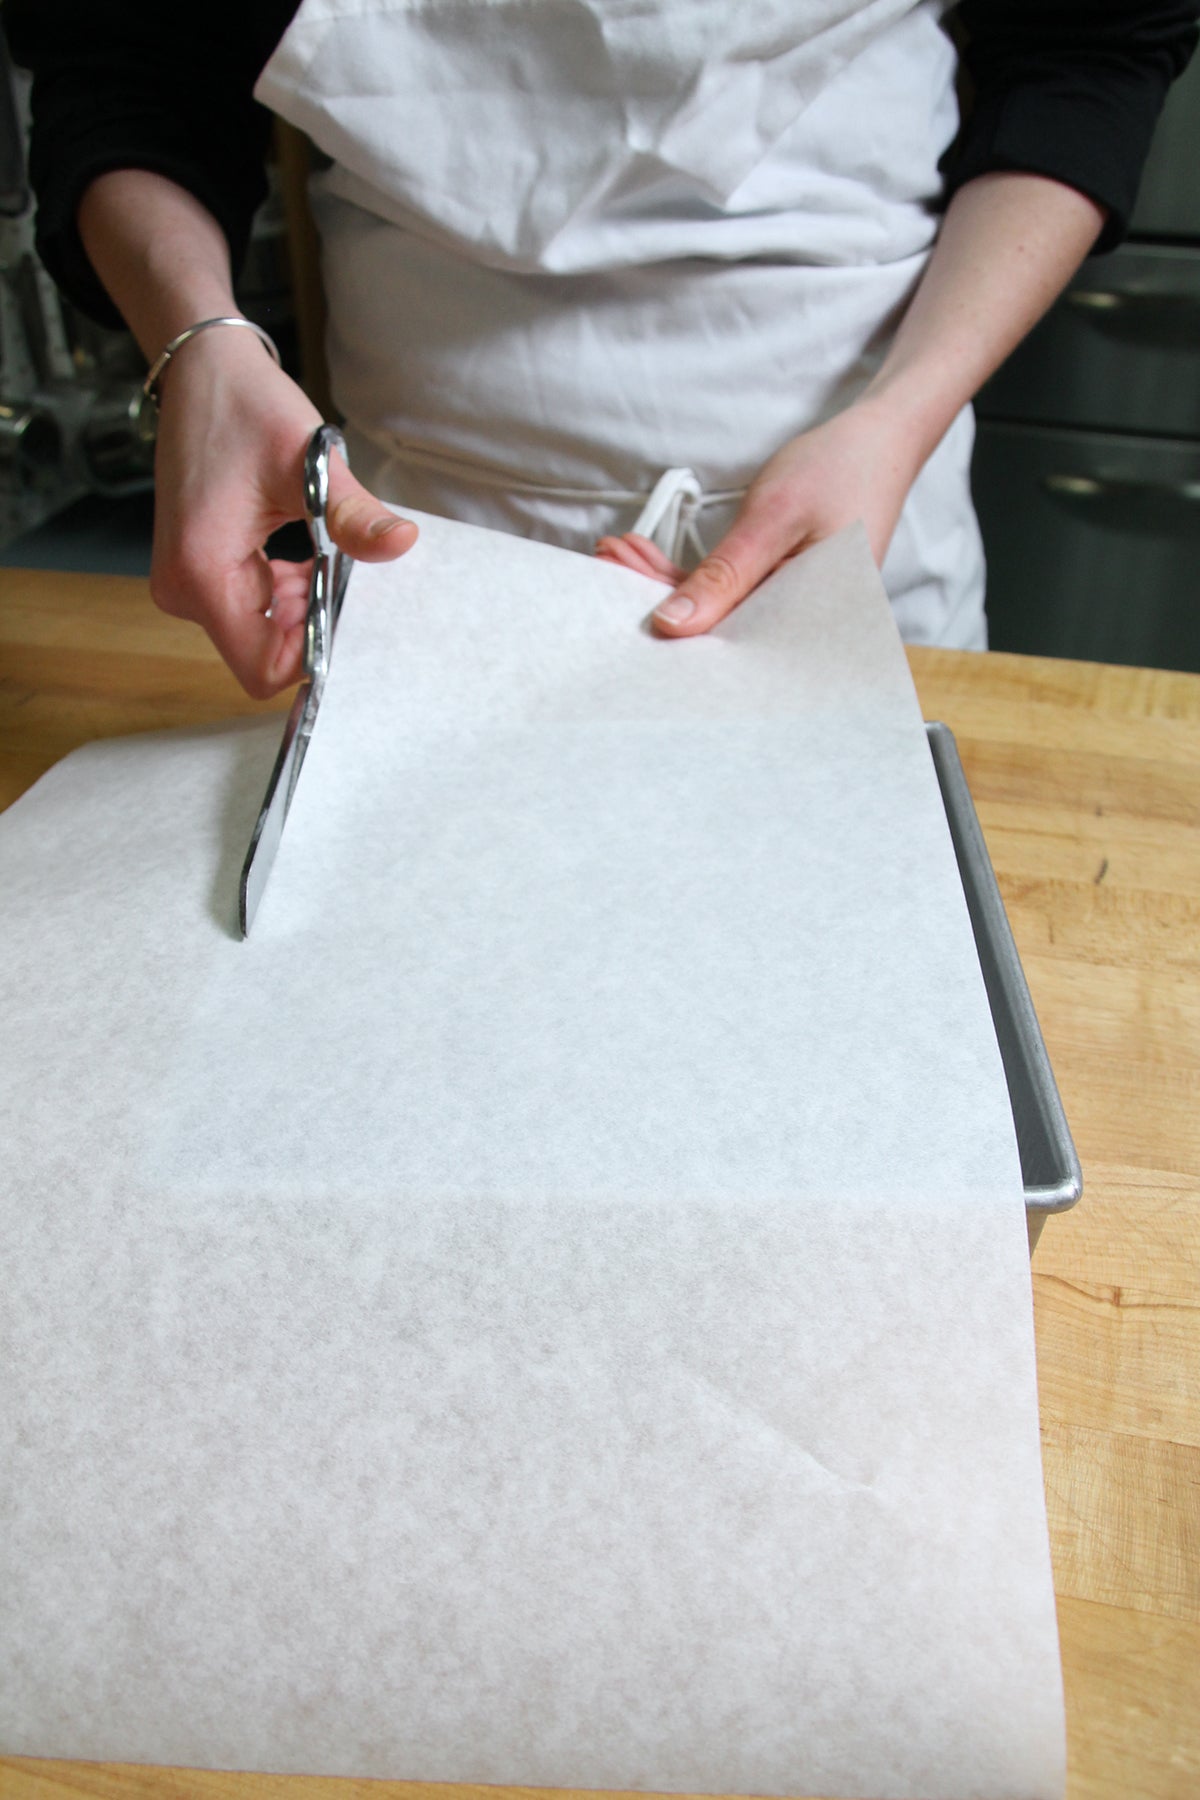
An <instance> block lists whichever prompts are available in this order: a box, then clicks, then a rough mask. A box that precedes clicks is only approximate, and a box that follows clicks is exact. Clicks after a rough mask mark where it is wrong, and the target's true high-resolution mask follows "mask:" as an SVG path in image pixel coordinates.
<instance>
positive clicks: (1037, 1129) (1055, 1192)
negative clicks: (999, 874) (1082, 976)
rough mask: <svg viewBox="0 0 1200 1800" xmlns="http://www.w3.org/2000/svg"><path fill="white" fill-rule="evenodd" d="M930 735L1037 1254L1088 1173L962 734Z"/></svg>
mask: <svg viewBox="0 0 1200 1800" xmlns="http://www.w3.org/2000/svg"><path fill="white" fill-rule="evenodd" d="M925 731H926V734H927V736H928V738H929V748H930V751H931V753H932V756H933V766H934V768H935V770H936V771H937V778H938V786H939V787H940V788H941V791H942V804H943V805H944V806H945V808H946V819H947V822H948V823H949V826H950V836H951V838H952V839H953V841H954V854H955V856H956V857H957V859H958V871H959V875H960V876H961V878H962V884H963V892H964V893H965V895H966V900H967V910H968V911H969V913H970V915H971V927H972V929H973V931H974V933H975V944H976V948H977V949H978V952H979V963H980V967H981V969H982V971H983V979H984V984H985V986H986V988H987V994H988V1001H989V1003H990V1005H991V1009H992V1018H993V1020H994V1022H995V1026H996V1038H997V1042H998V1043H999V1046H1000V1055H1001V1058H1002V1060H1003V1063H1004V1074H1005V1078H1006V1080H1007V1082H1008V1097H1009V1102H1010V1104H1011V1106H1012V1112H1013V1123H1014V1124H1015V1126H1016V1131H1017V1149H1018V1151H1019V1153H1020V1158H1021V1175H1022V1178H1023V1180H1024V1184H1025V1218H1026V1223H1027V1226H1028V1230H1029V1248H1030V1251H1031V1252H1032V1250H1033V1248H1034V1246H1035V1244H1036V1243H1037V1241H1038V1238H1039V1237H1040V1235H1041V1230H1042V1226H1043V1224H1044V1223H1045V1220H1046V1216H1047V1214H1048V1213H1056V1212H1065V1211H1066V1210H1067V1208H1068V1207H1071V1206H1074V1204H1075V1202H1076V1201H1077V1200H1078V1199H1079V1197H1080V1195H1081V1194H1082V1192H1083V1172H1082V1170H1081V1169H1080V1166H1079V1157H1078V1154H1077V1153H1076V1150H1075V1144H1074V1140H1073V1139H1072V1137H1071V1128H1070V1126H1069V1125H1068V1124H1067V1116H1066V1113H1065V1112H1064V1111H1063V1104H1062V1100H1061V1098H1060V1096H1059V1092H1058V1084H1057V1083H1056V1081H1055V1079H1054V1070H1053V1069H1052V1068H1051V1067H1050V1058H1049V1056H1048V1055H1047V1053H1046V1045H1045V1041H1044V1039H1043V1037H1042V1031H1041V1026H1040V1025H1039V1024H1038V1019H1037V1013H1036V1012H1035V1011H1034V1007H1033V1001H1032V999H1031V997H1030V993H1029V986H1028V983H1027V982H1026V980H1025V971H1024V969H1023V968H1022V967H1021V959H1020V957H1019V956H1018V954H1017V946H1016V944H1015V943H1014V941H1013V934H1012V928H1011V927H1010V925H1009V923H1008V915H1007V913H1006V912H1005V910H1004V902H1003V900H1002V899H1001V898H1000V889H999V887H998V886H997V885H996V876H995V872H994V871H993V869H992V863H991V858H990V857H989V855H988V852H987V845H986V844H985V842H984V838H983V832H982V831H981V830H980V827H979V819H978V816H977V814H976V812H975V803H974V801H973V800H972V799H971V790H970V788H969V787H968V786H967V778H966V776H965V774H964V773H963V766H962V762H961V760H960V758H959V754H958V746H957V745H956V744H955V742H954V733H953V732H952V731H951V730H950V727H949V726H948V725H943V724H941V723H940V722H937V721H935V722H932V723H927V724H926V727H925Z"/></svg>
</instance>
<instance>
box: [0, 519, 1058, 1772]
mask: <svg viewBox="0 0 1200 1800" xmlns="http://www.w3.org/2000/svg"><path fill="white" fill-rule="evenodd" d="M660 592H661V589H658V588H656V587H654V586H653V585H652V584H650V583H648V582H646V581H643V580H642V579H640V578H638V577H636V576H634V575H632V574H630V573H629V572H627V571H624V570H618V569H613V568H611V567H608V566H605V565H602V564H599V563H596V562H593V561H590V560H588V559H585V558H582V557H578V556H573V555H570V554H568V553H566V552H562V551H556V550H550V549H546V548H544V547H541V546H535V545H530V544H525V543H521V542H518V541H516V540H515V539H511V538H500V537H496V536H492V535H490V534H487V533H483V532H480V531H476V530H472V529H469V528H465V527H462V526H455V525H450V524H446V523H443V522H439V521H435V520H426V521H424V522H423V527H422V538H421V541H420V543H419V545H418V546H417V548H416V549H415V550H414V551H413V552H412V553H411V554H410V555H408V556H406V557H404V558H403V559H402V561H401V562H400V563H399V564H397V565H395V566H394V567H392V568H388V569H385V570H371V569H367V568H360V569H359V570H357V571H356V572H355V575H354V578H353V580H352V583H351V587H350V591H349V597H348V599H347V602H346V609H345V612H344V615H343V621H342V625H341V629H340V632H339V636H338V641H337V646H336V651H335V657H334V665H333V673H332V677H331V681H330V685H329V687H328V690H327V694H326V699H325V703H324V705H323V708H322V712H321V716H320V720H319V723H318V727H317V733H316V737H315V739H314V743H313V747H312V750H311V752H310V754H309V758H308V761H307V763H306V765H305V768H304V773H303V776H302V778H301V781H300V785H299V789H298V791H297V796H296V800H295V804H294V807H293V811H292V815H291V818H290V820H289V822H288V826H287V830H286V832H285V834H284V838H283V844H282V848H281V850H280V854H279V858H278V861H277V863H276V866H275V870H274V873H273V875H272V878H271V882H270V886H269V888H268V890H267V894H266V897H265V900H264V902H263V905H262V908H261V911H260V913H259V915H258V919H257V921H256V924H255V927H254V932H253V935H252V937H251V939H250V940H249V942H246V943H242V942H240V941H238V939H237V938H236V936H235V935H234V916H235V910H234V909H235V892H236V877H237V871H238V867H239V865H240V862H241V857H242V854H243V851H244V848H245V844H246V842H247V839H248V837H249V832H250V828H251V825H252V822H253V818H254V815H255V812H256V810H257V807H258V803H259V800H260V798H261V794H262V790H263V787H264V784H265V779H266V775H267V772H268V769H269V766H270V763H271V761H272V759H273V756H274V751H275V747H276V743H277V740H278V734H279V721H278V720H273V721H271V722H269V723H267V724H264V725H262V726H259V725H257V724H256V725H254V726H252V727H250V728H245V727H239V726H230V727H228V728H222V729H216V730H212V731H208V732H187V733H180V734H172V735H166V736H157V737H142V738H136V739H128V740H124V741H119V742H112V743H106V744H100V745H95V746H91V747H89V748H88V749H86V750H84V751H81V752H78V753H76V754H75V755H73V756H71V757H69V758H68V759H67V760H66V761H65V762H63V763H61V764H60V765H59V766H58V767H57V768H56V769H54V770H52V771H51V772H50V774H49V775H48V776H46V777H45V778H44V779H43V780H42V781H41V782H40V783H39V784H38V785H37V787H36V788H35V789H33V791H32V792H31V793H30V794H29V795H28V796H27V797H26V798H24V799H23V800H21V801H19V802H18V804H17V805H16V807H15V808H13V809H12V811H11V812H10V813H9V814H8V815H6V817H5V818H4V820H3V822H2V823H0V864H2V868H3V898H2V902H0V926H2V932H3V937H2V941H3V945H4V956H3V959H2V961H3V968H2V975H0V979H2V980H3V984H4V988H5V998H4V1013H3V1019H4V1026H3V1042H4V1052H3V1074H2V1079H3V1100H2V1103H0V1118H2V1121H3V1134H4V1142H5V1153H4V1158H3V1168H2V1170H0V1184H2V1199H0V1258H2V1261H3V1268H4V1287H5V1294H4V1300H3V1305H2V1308H0V1329H2V1331H3V1338H4V1356H5V1364H6V1369H7V1374H6V1377H5V1380H4V1384H3V1391H2V1394H0V1431H2V1434H3V1435H2V1441H0V1482H2V1483H3V1490H4V1491H3V1519H4V1527H3V1534H2V1537H0V1630H2V1635H0V1746H2V1747H3V1749H4V1750H5V1751H7V1752H9V1753H19V1752H24V1753H30V1754H35V1755H54V1756H69V1757H83V1758H118V1759H126V1760H134V1761H136V1760H144V1761H157V1762H170V1763H182V1764H196V1765H205V1766H216V1767H223V1766H230V1767H238V1768H262V1769H270V1770H280V1771H311V1772H330V1773H347V1774H358V1775H378V1776H395V1777H414V1778H421V1779H427V1780H450V1781H471V1782H503V1783H532V1784H549V1785H570V1786H577V1787H585V1786H592V1787H608V1788H650V1789H683V1790H693V1791H705V1792H738V1793H742V1792H753V1793H763V1794H767V1793H770V1794H796V1793H809V1792H813V1793H819V1794H822V1795H826V1794H831V1795H833V1794H845V1795H873V1796H886V1797H893V1796H895V1797H900V1796H911V1797H917V1796H919V1797H920V1800H940V1797H943V1796H944V1797H946V1800H968V1797H971V1796H978V1797H980V1800H1002V1797H1012V1800H1017V1797H1018V1796H1019V1797H1020V1800H1037V1797H1042V1796H1055V1795H1058V1794H1059V1793H1060V1792H1061V1787H1062V1780H1063V1772H1062V1763H1063V1729H1062V1703H1061V1691H1060V1677H1059V1669H1058V1660H1057V1644H1056V1636H1055V1625H1054V1606H1053V1594H1052V1588H1051V1581H1050V1569H1049V1559H1048V1552H1047V1541H1046V1529H1045V1520H1044V1512H1043V1501H1042V1491H1041V1480H1040V1464H1039V1453H1038V1435H1037V1412H1036V1393H1035V1385H1034V1362H1033V1346H1032V1330H1031V1316H1030V1294H1029V1269H1028V1262H1027V1253H1026V1243H1025V1228H1024V1218H1023V1209H1022V1196H1021V1186H1020V1176H1019V1172H1018V1165H1017V1158H1016V1151H1015V1147H1014V1143H1013V1132H1012V1126H1011V1122H1010V1118H1009V1114H1008V1108H1007V1102H1006V1096H1005V1087H1004V1080H1003V1076H1002V1072H1001V1067H1000V1061H999V1057H998V1054H997V1050H996V1046H995V1042H994V1039H993V1036H992V1031H991V1026H990V1020H989V1016H988V1009H987V1004H986V1000H985V997H984V992H983V987H982V983H981V980H980V976H979V972H978V967H977V963H976V959H975V954H974V950H973V945H972V940H971V933H970V928H969V925H968V921H967V915H966V910H965V907H964V904H963V900H962V896H961V892H960V890H959V887H958V882H957V877H956V874H955V868H954V862H953V856H952V852H951V848H950V843H949V839H948V835H947V830H946V826H945V822H944V819H943V816H942V813H941V807H940V802H939V799H938V796H937V790H936V785H935V782H934V778H933V773H932V768H931V764H930V759H929V753H928V750H927V748H926V744H925V739H924V736H923V732H922V729H921V722H920V718H919V714H918V710H917V705H916V701H915V697H914V694H913V691H912V687H911V684H910V681H909V677H908V673H907V669H906V666H905V662H904V658H903V654H902V651H901V647H900V644H899V641H898V639H897V636H896V633H895V629H894V626H893V623H892V620H891V616H890V612H889V609H888V607H887V604H886V601H885V599H884V596H883V593H882V590H881V588H880V586H879V582H878V578H877V576H876V575H875V572H874V570H873V568H872V566H871V564H870V559H869V556H868V554H867V551H866V547H865V540H864V539H863V538H862V536H861V534H860V533H851V534H849V535H847V536H844V537H843V538H840V539H837V540H834V541H833V542H831V543H828V544H826V545H824V546H822V547H820V548H818V549H815V550H813V551H811V552H809V553H807V554H806V555H805V556H804V557H803V558H801V559H800V560H799V561H797V562H795V563H791V564H789V565H787V566H786V567H785V568H783V569H781V570H780V571H779V573H778V574H777V575H775V576H774V577H773V578H772V580H771V581H770V582H769V583H768V584H767V586H766V588H765V589H764V590H763V591H762V592H761V593H760V594H759V595H758V596H757V597H756V598H755V599H754V601H753V603H752V604H749V605H746V606H744V607H743V608H742V609H741V610H739V611H738V612H737V613H736V614H735V615H734V617H733V618H732V619H731V620H730V621H729V622H728V623H727V624H726V625H725V626H723V627H722V628H721V629H720V630H719V631H718V632H717V633H715V634H714V635H713V636H711V637H706V638H699V639H696V640H693V641H691V642H686V643H664V642H661V641H658V640H656V639H655V638H654V637H653V636H652V635H651V634H650V633H649V632H648V631H647V630H646V629H645V628H644V626H643V624H642V621H643V618H644V615H645V614H646V612H647V611H648V609H649V608H650V607H651V606H652V605H653V603H654V601H655V599H656V598H657V596H658V594H659V593H660Z"/></svg>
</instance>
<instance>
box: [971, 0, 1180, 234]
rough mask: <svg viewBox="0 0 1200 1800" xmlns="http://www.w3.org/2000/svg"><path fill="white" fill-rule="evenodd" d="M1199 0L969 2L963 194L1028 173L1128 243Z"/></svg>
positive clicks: (1105, 229) (980, 0) (1014, 0)
mask: <svg viewBox="0 0 1200 1800" xmlns="http://www.w3.org/2000/svg"><path fill="white" fill-rule="evenodd" d="M1198 11H1200V8H1198V7H1197V5H1195V4H1192V0H1174V3H1172V0H1164V4H1162V5H1159V6H1157V7H1155V6H1146V5H1144V4H1133V3H1132V0H1099V3H1098V0H1088V4H1087V5H1082V4H1079V0H1076V3H1075V4H1073V5H1072V4H1068V3H1067V0H1035V4H1032V5H1030V4H1022V3H1021V0H1008V4H1007V5H990V6H989V5H987V4H985V3H984V0H973V3H970V0H968V3H967V4H964V5H963V6H962V8H961V9H960V16H961V19H962V23H963V26H964V28H965V31H966V34H967V41H966V44H965V48H964V52H963V60H964V63H965V65H966V69H967V72H968V75H969V77H970V78H971V81H972V83H973V85H974V87H975V95H974V101H973V104H971V105H970V106H969V108H968V112H967V118H966V121H965V124H964V127H963V131H962V133H961V136H960V138H959V141H958V143H957V144H956V146H955V148H954V150H953V152H952V154H951V157H950V158H949V159H948V162H947V169H946V174H947V189H948V193H949V194H953V193H954V192H955V191H956V190H957V189H958V188H960V187H962V185H963V184H964V183H965V182H967V181H971V180H973V179H974V178H975V177H976V176H978V175H985V174H989V173H992V172H997V171H1003V170H1020V171H1023V172H1025V173H1028V174H1034V175H1045V176H1048V177H1050V178H1051V179H1052V180H1055V181H1061V182H1064V183H1065V184H1066V185H1067V186H1069V187H1074V188H1077V189H1078V190H1079V191H1080V192H1081V193H1084V194H1087V195H1088V196H1089V198H1090V199H1092V200H1095V201H1096V202H1097V204H1098V205H1100V206H1103V207H1104V208H1105V209H1106V211H1107V214H1108V217H1107V220H1106V222H1105V225H1104V228H1103V231H1102V232H1101V235H1100V238H1099V240H1098V242H1097V244H1096V250H1097V251H1104V250H1112V249H1114V248H1115V247H1116V245H1117V244H1119V243H1120V242H1121V240H1122V239H1123V238H1124V236H1125V234H1126V232H1127V231H1128V229H1129V221H1130V218H1131V217H1132V214H1133V209H1134V205H1135V203H1136V201H1137V192H1138V185H1139V182H1140V180H1141V175H1142V168H1143V166H1144V164H1145V160H1146V155H1147V152H1148V151H1149V148H1150V140H1151V138H1152V136H1153V133H1154V127H1155V125H1156V123H1157V121H1158V115H1159V113H1160V111H1161V109H1162V103H1163V100H1164V99H1165V97H1166V93H1167V90H1168V88H1169V87H1170V84H1171V82H1172V80H1173V79H1174V78H1175V76H1176V75H1178V74H1179V73H1180V72H1181V70H1182V69H1183V68H1184V67H1185V66H1186V64H1187V61H1188V58H1189V56H1190V55H1191V52H1192V50H1193V48H1194V46H1195V43H1196V38H1197V29H1196V25H1195V22H1194V21H1195V19H1196V17H1197V13H1198Z"/></svg>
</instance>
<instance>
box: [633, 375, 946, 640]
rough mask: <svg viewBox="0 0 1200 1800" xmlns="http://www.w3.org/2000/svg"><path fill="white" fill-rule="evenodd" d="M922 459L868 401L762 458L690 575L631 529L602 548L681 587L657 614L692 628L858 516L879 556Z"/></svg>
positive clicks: (679, 629)
mask: <svg viewBox="0 0 1200 1800" xmlns="http://www.w3.org/2000/svg"><path fill="white" fill-rule="evenodd" d="M919 467H920V458H919V456H918V455H917V454H916V453H915V452H914V451H913V449H912V448H911V447H910V445H909V444H908V443H907V442H906V438H905V434H904V432H903V430H902V429H901V428H900V426H899V425H898V424H897V423H896V422H895V421H893V420H892V419H891V417H890V416H889V415H888V414H887V412H886V410H885V409H884V408H882V407H876V406H874V405H872V404H871V403H870V402H867V401H863V402H860V403H858V404H856V405H854V406H851V407H848V408H847V409H846V411H845V412H842V413H839V414H837V415H836V417H834V418H832V419H829V420H827V421H826V422H825V423H824V424H822V425H817V426H815V427H814V428H813V429H812V430H811V431H806V432H803V433H802V434H801V435H800V436H799V437H796V438H792V439H791V441H790V442H789V443H787V444H785V445H784V446H783V448H782V449H781V450H779V451H777V453H776V454H775V455H774V456H773V457H772V458H771V460H770V461H769V462H768V463H766V464H765V466H764V467H763V468H762V470H761V471H760V472H759V474H758V475H757V476H756V477H755V479H754V481H753V482H752V483H751V485H750V487H749V488H748V489H747V492H746V497H745V499H744V500H743V501H742V504H741V506H740V507H739V509H738V514H737V517H736V519H735V520H734V522H733V524H732V526H731V527H730V529H729V530H728V532H726V534H725V536H724V537H723V538H722V540H721V542H720V543H719V544H718V545H717V546H716V548H715V549H714V550H713V551H712V552H711V553H710V554H709V555H708V556H706V557H705V558H704V560H703V562H701V563H700V564H699V565H698V567H697V568H695V569H693V571H692V573H691V574H690V575H686V576H685V575H684V573H683V571H682V570H681V569H679V568H677V567H676V565H675V564H674V563H672V562H671V560H670V558H668V557H666V556H664V555H663V553H662V551H661V550H659V549H658V548H657V546H656V545H654V544H651V543H649V541H648V540H647V539H645V538H639V537H638V536H637V535H636V534H635V533H633V532H628V533H626V534H625V536H624V537H621V538H605V539H602V540H601V543H600V545H599V546H598V554H600V555H601V556H603V557H604V558H605V559H606V560H607V561H610V562H620V563H622V564H624V566H625V567H627V568H635V569H637V570H638V571H639V573H641V574H644V575H650V576H655V577H657V579H659V580H664V581H670V582H672V584H673V585H674V586H675V592H674V593H673V594H670V595H669V596H667V598H665V599H664V600H663V601H662V602H661V603H660V604H659V605H658V606H657V607H655V609H654V611H653V612H652V613H651V615H650V617H651V622H652V623H653V625H654V628H655V630H656V631H658V632H659V633H661V635H662V636H664V637H695V636H697V635H699V634H700V633H701V632H705V631H709V630H711V629H712V627H713V626H714V625H716V624H718V623H719V621H720V620H721V619H723V618H725V617H726V616H727V615H728V614H729V613H731V612H732V611H733V609H734V607H735V606H738V605H740V603H741V602H742V601H743V600H744V599H745V598H746V596H747V595H748V594H749V593H751V592H752V591H753V589H754V588H756V587H757V586H758V584H759V583H760V582H761V581H762V580H764V579H765V577H766V576H767V575H769V574H770V573H771V571H772V570H773V569H776V568H778V566H779V564H780V563H782V562H786V561H787V559H788V558H789V557H792V556H796V555H798V554H799V552H800V551H802V550H804V549H806V548H807V547H808V546H809V545H810V544H815V543H818V542H820V540H821V539H822V538H827V537H831V536H832V535H833V534H834V532H837V531H840V530H841V529H842V527H843V526H845V525H851V524H853V523H854V522H855V520H858V519H861V520H862V522H863V524H864V525H865V526H866V530H867V537H868V539H869V541H870V545H871V550H872V553H873V555H874V557H875V560H876V562H882V561H883V557H884V553H885V552H886V550H887V547H888V544H889V542H890V541H891V537H892V533H893V531H894V530H895V528H896V521H897V519H898V518H899V517H900V509H901V508H902V506H903V505H904V501H905V498H906V497H907V494H908V490H909V488H910V487H911V486H912V483H913V481H914V480H915V479H916V476H917V472H918V470H919Z"/></svg>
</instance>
